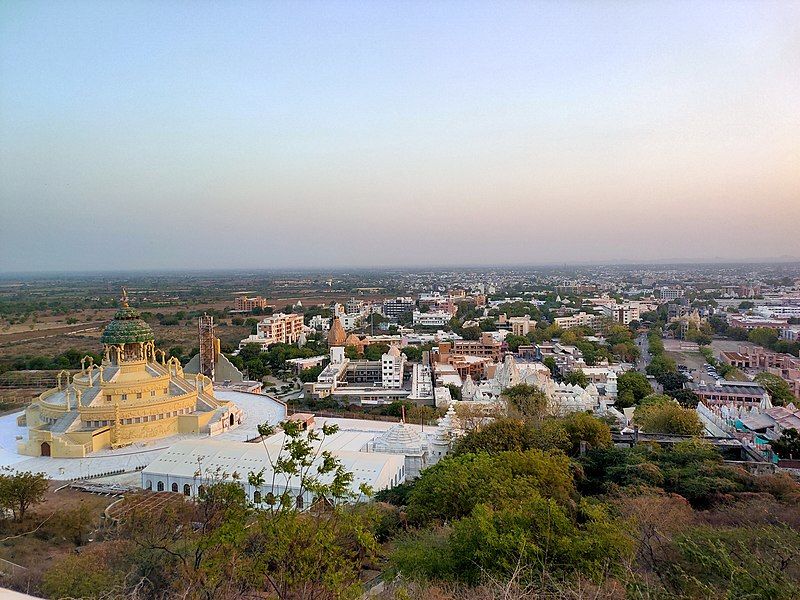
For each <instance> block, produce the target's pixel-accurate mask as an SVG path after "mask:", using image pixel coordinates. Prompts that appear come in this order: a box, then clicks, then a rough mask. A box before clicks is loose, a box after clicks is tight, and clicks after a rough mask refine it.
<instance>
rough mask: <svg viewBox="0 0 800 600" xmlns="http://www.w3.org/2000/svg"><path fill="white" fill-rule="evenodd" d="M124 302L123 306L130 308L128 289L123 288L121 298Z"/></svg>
mask: <svg viewBox="0 0 800 600" xmlns="http://www.w3.org/2000/svg"><path fill="white" fill-rule="evenodd" d="M119 300H120V302H122V307H123V308H128V290H126V289H125V288H122V298H120V299H119Z"/></svg>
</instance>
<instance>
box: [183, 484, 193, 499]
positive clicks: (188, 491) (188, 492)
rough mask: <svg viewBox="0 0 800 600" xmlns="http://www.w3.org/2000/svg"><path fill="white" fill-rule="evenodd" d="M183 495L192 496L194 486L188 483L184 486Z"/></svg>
mask: <svg viewBox="0 0 800 600" xmlns="http://www.w3.org/2000/svg"><path fill="white" fill-rule="evenodd" d="M183 495H184V496H191V495H192V486H190V485H189V484H188V483H186V484H184V486H183Z"/></svg>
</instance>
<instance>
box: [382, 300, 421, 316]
mask: <svg viewBox="0 0 800 600" xmlns="http://www.w3.org/2000/svg"><path fill="white" fill-rule="evenodd" d="M415 307H416V302H414V299H413V298H408V297H401V296H398V297H397V298H392V299H389V300H384V301H383V314H384V316H386V317H389V318H390V319H396V318H397V317H399V316H400V315H404V314H406V313H410V312H413V311H414V308H415Z"/></svg>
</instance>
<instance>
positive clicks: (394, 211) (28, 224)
mask: <svg viewBox="0 0 800 600" xmlns="http://www.w3.org/2000/svg"><path fill="white" fill-rule="evenodd" d="M787 255H789V256H800V2H797V1H791V2H788V1H787V2H768V1H761V0H759V1H756V2H732V1H726V2H719V3H709V2H689V1H686V2H663V1H660V2H632V1H624V2H611V1H602V0H598V1H585V2H561V1H556V0H550V1H546V2H538V3H537V2H528V1H526V2H519V3H514V2H505V3H504V2H496V1H491V2H490V1H484V2H466V1H463V2H446V1H441V0H436V1H429V2H421V1H420V2H414V1H402V2H394V3H393V2H388V1H369V2H285V3H270V2H261V1H259V2H213V3H212V2H188V1H187V2H167V1H151V2H147V1H141V2H122V1H114V2H106V1H103V2H67V1H53V2H35V1H30V0H26V1H23V2H13V1H10V0H4V1H3V2H2V3H0V271H20V270H41V269H70V270H76V269H80V270H84V269H98V270H105V269H127V268H158V267H160V268H174V267H193V268H210V267H213V268H218V267H222V268H224V267H248V268H249V267H265V268H270V267H304V266H312V267H333V266H349V265H352V266H379V265H424V264H437V265H440V264H465V263H472V264H482V263H504V264H510V263H529V264H539V263H550V262H571V261H598V260H608V261H614V260H618V259H623V260H640V261H644V260H653V259H714V258H717V257H719V258H727V259H737V258H755V257H778V256H787Z"/></svg>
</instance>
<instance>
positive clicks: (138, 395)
mask: <svg viewBox="0 0 800 600" xmlns="http://www.w3.org/2000/svg"><path fill="white" fill-rule="evenodd" d="M141 397H142V393H141V392H137V393H136V399H137V400H138V399H139V398H141Z"/></svg>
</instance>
